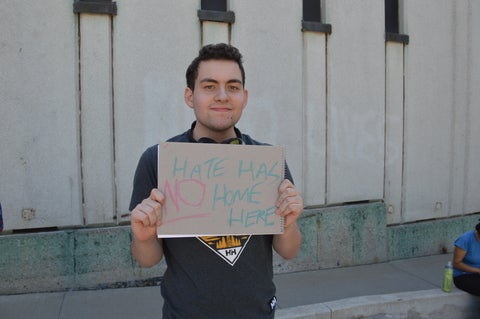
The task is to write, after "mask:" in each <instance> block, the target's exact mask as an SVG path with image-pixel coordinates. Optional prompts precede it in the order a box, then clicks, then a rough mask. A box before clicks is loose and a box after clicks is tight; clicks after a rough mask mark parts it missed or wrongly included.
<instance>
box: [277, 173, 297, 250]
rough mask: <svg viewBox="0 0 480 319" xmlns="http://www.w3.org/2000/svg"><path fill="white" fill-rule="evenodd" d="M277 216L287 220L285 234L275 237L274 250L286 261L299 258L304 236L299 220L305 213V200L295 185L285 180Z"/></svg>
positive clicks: (278, 201)
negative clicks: (299, 226)
mask: <svg viewBox="0 0 480 319" xmlns="http://www.w3.org/2000/svg"><path fill="white" fill-rule="evenodd" d="M276 205H277V211H276V214H277V215H280V216H283V217H284V218H285V230H284V232H283V234H276V235H274V236H273V248H274V249H275V251H276V252H277V253H278V254H279V255H280V256H282V257H283V258H285V259H292V258H294V257H295V256H297V254H298V251H299V250H300V245H301V243H302V234H301V233H300V229H299V228H298V224H297V219H298V217H299V216H300V214H301V213H302V211H303V198H302V196H301V194H300V192H299V191H298V190H297V189H296V187H295V185H293V183H292V182H291V181H289V180H288V179H285V180H284V181H283V182H282V183H281V184H280V187H279V197H278V200H277V203H276Z"/></svg>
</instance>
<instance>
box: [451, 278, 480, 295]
mask: <svg viewBox="0 0 480 319" xmlns="http://www.w3.org/2000/svg"><path fill="white" fill-rule="evenodd" d="M453 282H454V283H455V286H456V287H457V288H458V289H461V290H463V291H466V292H468V293H471V294H472V295H475V296H480V274H467V275H460V276H457V277H455V278H453Z"/></svg>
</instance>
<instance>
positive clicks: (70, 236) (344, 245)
mask: <svg viewBox="0 0 480 319" xmlns="http://www.w3.org/2000/svg"><path fill="white" fill-rule="evenodd" d="M479 217H480V214H474V215H468V216H463V217H454V218H450V219H441V220H438V221H434V220H432V221H426V222H419V223H412V224H403V225H397V226H387V224H386V214H385V205H384V204H383V203H381V202H376V203H369V204H356V205H344V206H341V207H329V208H318V209H311V210H308V211H307V212H306V213H305V214H304V215H303V216H302V217H301V219H300V227H301V230H302V235H303V242H302V248H301V251H300V253H299V255H298V256H297V258H295V259H293V260H288V261H286V260H283V259H282V258H281V257H279V256H278V255H274V261H273V267H274V272H275V273H287V272H298V271H308V270H318V269H327V268H336V267H347V266H354V265H365V264H373V263H379V262H386V261H391V260H396V259H405V258H411V257H416V256H428V255H436V254H442V253H445V254H448V255H447V257H446V258H447V260H448V258H450V257H451V253H452V251H453V241H454V240H455V238H456V237H457V236H458V234H460V233H463V232H465V231H466V230H469V229H471V225H472V224H474V223H475V222H476V221H477V220H478V218H479ZM130 240H131V232H130V227H129V226H116V227H107V228H90V229H77V230H63V231H55V232H42V233H32V234H13V235H9V236H3V237H2V239H1V240H0V251H1V252H2V255H1V258H0V282H2V285H0V294H13V293H27V292H38V291H58V290H65V289H91V288H116V287H126V286H127V287H128V286H133V287H134V286H145V285H156V284H158V282H159V280H160V277H161V276H162V275H163V272H164V271H165V268H166V264H165V261H162V262H161V263H160V264H158V265H156V266H155V267H152V268H149V269H145V268H140V267H139V266H138V265H137V264H136V263H135V261H134V259H133V258H132V256H131V254H130Z"/></svg>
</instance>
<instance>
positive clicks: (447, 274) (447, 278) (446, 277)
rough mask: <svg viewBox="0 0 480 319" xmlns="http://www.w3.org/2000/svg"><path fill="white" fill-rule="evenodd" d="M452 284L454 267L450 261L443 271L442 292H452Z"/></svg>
mask: <svg viewBox="0 0 480 319" xmlns="http://www.w3.org/2000/svg"><path fill="white" fill-rule="evenodd" d="M452 283H453V267H452V262H451V261H449V262H448V263H447V264H446V265H445V269H444V271H443V285H442V290H443V291H445V292H450V291H452Z"/></svg>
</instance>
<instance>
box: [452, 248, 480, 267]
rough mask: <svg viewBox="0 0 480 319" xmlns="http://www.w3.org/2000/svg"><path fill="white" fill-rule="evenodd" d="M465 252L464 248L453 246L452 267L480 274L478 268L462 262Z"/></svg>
mask: <svg viewBox="0 0 480 319" xmlns="http://www.w3.org/2000/svg"><path fill="white" fill-rule="evenodd" d="M466 254H467V252H466V251H465V250H463V249H462V248H460V247H457V246H455V249H454V250H453V267H455V268H457V269H458V270H462V271H466V272H471V273H474V274H480V268H476V267H472V266H469V265H467V264H465V263H464V262H463V258H465V255H466Z"/></svg>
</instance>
